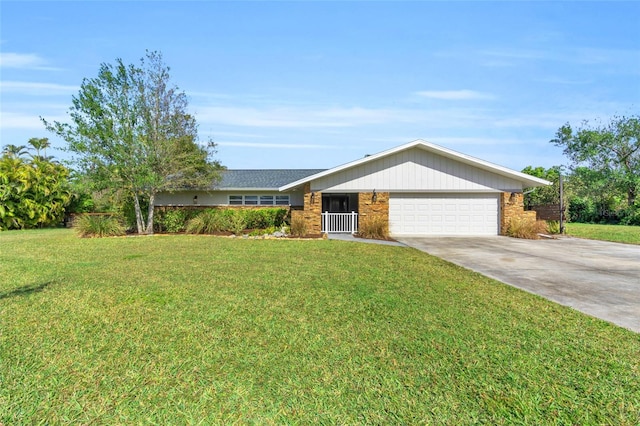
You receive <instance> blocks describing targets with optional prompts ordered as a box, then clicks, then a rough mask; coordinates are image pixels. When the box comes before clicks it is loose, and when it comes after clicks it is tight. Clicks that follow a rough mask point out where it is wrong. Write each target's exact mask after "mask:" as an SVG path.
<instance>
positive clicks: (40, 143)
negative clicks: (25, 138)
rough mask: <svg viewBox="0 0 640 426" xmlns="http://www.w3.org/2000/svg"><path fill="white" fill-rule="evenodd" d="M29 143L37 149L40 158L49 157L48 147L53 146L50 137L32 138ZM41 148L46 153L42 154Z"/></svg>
mask: <svg viewBox="0 0 640 426" xmlns="http://www.w3.org/2000/svg"><path fill="white" fill-rule="evenodd" d="M29 145H31V146H32V147H33V148H34V149H35V150H36V156H37V157H39V158H46V157H47V148H49V147H50V146H51V142H49V138H31V139H29ZM40 150H42V151H43V152H44V155H43V156H41V155H40Z"/></svg>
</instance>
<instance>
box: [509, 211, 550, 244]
mask: <svg viewBox="0 0 640 426" xmlns="http://www.w3.org/2000/svg"><path fill="white" fill-rule="evenodd" d="M546 232H547V223H546V222H545V221H543V220H536V221H534V220H527V219H526V218H521V217H514V218H511V220H510V221H509V226H508V227H507V235H508V236H510V237H514V238H525V239H528V240H537V239H538V238H540V237H539V235H538V234H544V233H546Z"/></svg>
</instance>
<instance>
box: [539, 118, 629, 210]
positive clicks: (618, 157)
mask: <svg viewBox="0 0 640 426" xmlns="http://www.w3.org/2000/svg"><path fill="white" fill-rule="evenodd" d="M551 143H553V144H554V145H556V146H559V147H562V148H564V154H565V155H566V156H567V157H568V158H569V159H570V160H571V162H572V163H573V164H572V168H573V169H574V170H576V169H577V168H579V167H580V166H587V167H589V169H590V170H591V171H592V172H594V173H597V174H598V175H599V176H600V180H607V181H609V182H610V183H612V184H613V185H614V186H615V187H616V188H617V189H619V190H620V191H622V192H623V193H624V194H625V196H626V198H627V203H628V205H629V206H633V205H634V203H635V201H636V197H637V194H638V191H640V116H632V117H614V118H613V119H611V120H610V122H609V123H607V124H604V125H602V124H599V125H596V126H590V125H589V123H588V122H586V121H585V122H584V123H583V126H582V127H580V128H578V129H576V130H574V129H573V128H571V126H570V125H569V123H567V124H565V125H564V126H562V127H561V128H560V129H558V131H557V133H556V137H555V138H554V139H552V140H551Z"/></svg>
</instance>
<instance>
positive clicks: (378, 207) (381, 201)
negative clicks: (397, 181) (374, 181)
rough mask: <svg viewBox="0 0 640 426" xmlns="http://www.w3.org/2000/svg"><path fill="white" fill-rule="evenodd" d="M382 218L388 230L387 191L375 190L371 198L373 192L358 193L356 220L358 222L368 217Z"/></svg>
mask: <svg viewBox="0 0 640 426" xmlns="http://www.w3.org/2000/svg"><path fill="white" fill-rule="evenodd" d="M378 218H380V219H382V220H384V221H385V223H386V224H387V232H388V231H389V193H388V192H376V199H375V201H374V200H373V192H360V193H358V220H359V221H360V223H362V221H365V220H368V219H378Z"/></svg>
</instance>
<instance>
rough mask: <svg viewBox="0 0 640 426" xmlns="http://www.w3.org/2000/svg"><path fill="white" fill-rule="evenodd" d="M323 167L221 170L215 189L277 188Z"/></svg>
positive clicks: (314, 172) (319, 170)
mask: <svg viewBox="0 0 640 426" xmlns="http://www.w3.org/2000/svg"><path fill="white" fill-rule="evenodd" d="M323 171H325V169H271V170H265V169H262V170H223V171H222V173H221V175H222V176H221V177H222V179H221V180H220V182H218V184H217V185H216V186H215V189H265V190H277V189H278V188H280V187H281V186H284V185H286V184H288V183H291V182H295V181H297V180H300V179H304V178H306V177H307V176H311V175H315V174H316V173H320V172H323Z"/></svg>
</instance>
